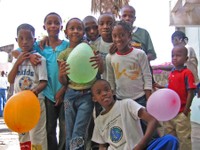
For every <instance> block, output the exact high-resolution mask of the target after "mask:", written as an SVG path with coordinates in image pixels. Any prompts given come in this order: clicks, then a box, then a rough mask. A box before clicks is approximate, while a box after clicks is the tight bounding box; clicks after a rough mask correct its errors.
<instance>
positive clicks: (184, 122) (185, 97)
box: [158, 45, 196, 150]
mask: <svg viewBox="0 0 200 150" xmlns="http://www.w3.org/2000/svg"><path fill="white" fill-rule="evenodd" d="M187 59H188V54H187V48H186V47H184V46H183V45H176V46H174V48H173V49H172V64H173V65H174V68H173V69H172V71H171V73H170V75H169V77H168V88H169V89H172V90H174V91H175V92H176V93H177V94H178V95H179V97H180V99H181V108H180V110H179V113H178V115H177V116H176V117H175V118H173V119H171V120H169V121H167V122H163V126H164V130H165V133H166V134H172V135H174V136H177V137H178V139H179V142H180V149H181V150H190V149H191V125H190V106H191V103H192V100H193V97H194V91H195V88H196V85H195V79H194V76H193V74H192V72H191V71H190V70H189V69H187V67H185V66H184V64H185V62H186V61H187ZM158 88H163V86H158Z"/></svg>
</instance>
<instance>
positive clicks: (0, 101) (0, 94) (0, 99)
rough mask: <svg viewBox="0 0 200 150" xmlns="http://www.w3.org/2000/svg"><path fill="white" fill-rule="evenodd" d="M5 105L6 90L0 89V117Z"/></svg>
mask: <svg viewBox="0 0 200 150" xmlns="http://www.w3.org/2000/svg"><path fill="white" fill-rule="evenodd" d="M5 104H6V89H0V117H1V116H3V109H4V106H5Z"/></svg>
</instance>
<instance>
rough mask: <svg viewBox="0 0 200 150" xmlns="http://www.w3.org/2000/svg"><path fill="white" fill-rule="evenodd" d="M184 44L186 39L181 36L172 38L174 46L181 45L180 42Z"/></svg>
mask: <svg viewBox="0 0 200 150" xmlns="http://www.w3.org/2000/svg"><path fill="white" fill-rule="evenodd" d="M181 43H182V44H184V40H183V39H180V38H179V37H177V36H176V37H174V38H173V39H172V44H173V46H176V45H179V44H181Z"/></svg>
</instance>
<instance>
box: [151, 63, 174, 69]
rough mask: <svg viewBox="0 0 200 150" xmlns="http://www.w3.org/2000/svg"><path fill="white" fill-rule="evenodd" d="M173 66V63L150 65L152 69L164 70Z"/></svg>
mask: <svg viewBox="0 0 200 150" xmlns="http://www.w3.org/2000/svg"><path fill="white" fill-rule="evenodd" d="M172 68H173V65H171V64H168V65H158V66H152V69H153V70H164V71H171V70H172Z"/></svg>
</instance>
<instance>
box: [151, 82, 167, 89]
mask: <svg viewBox="0 0 200 150" xmlns="http://www.w3.org/2000/svg"><path fill="white" fill-rule="evenodd" d="M153 87H154V88H158V89H163V88H166V86H162V85H160V84H158V83H154V84H153Z"/></svg>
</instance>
